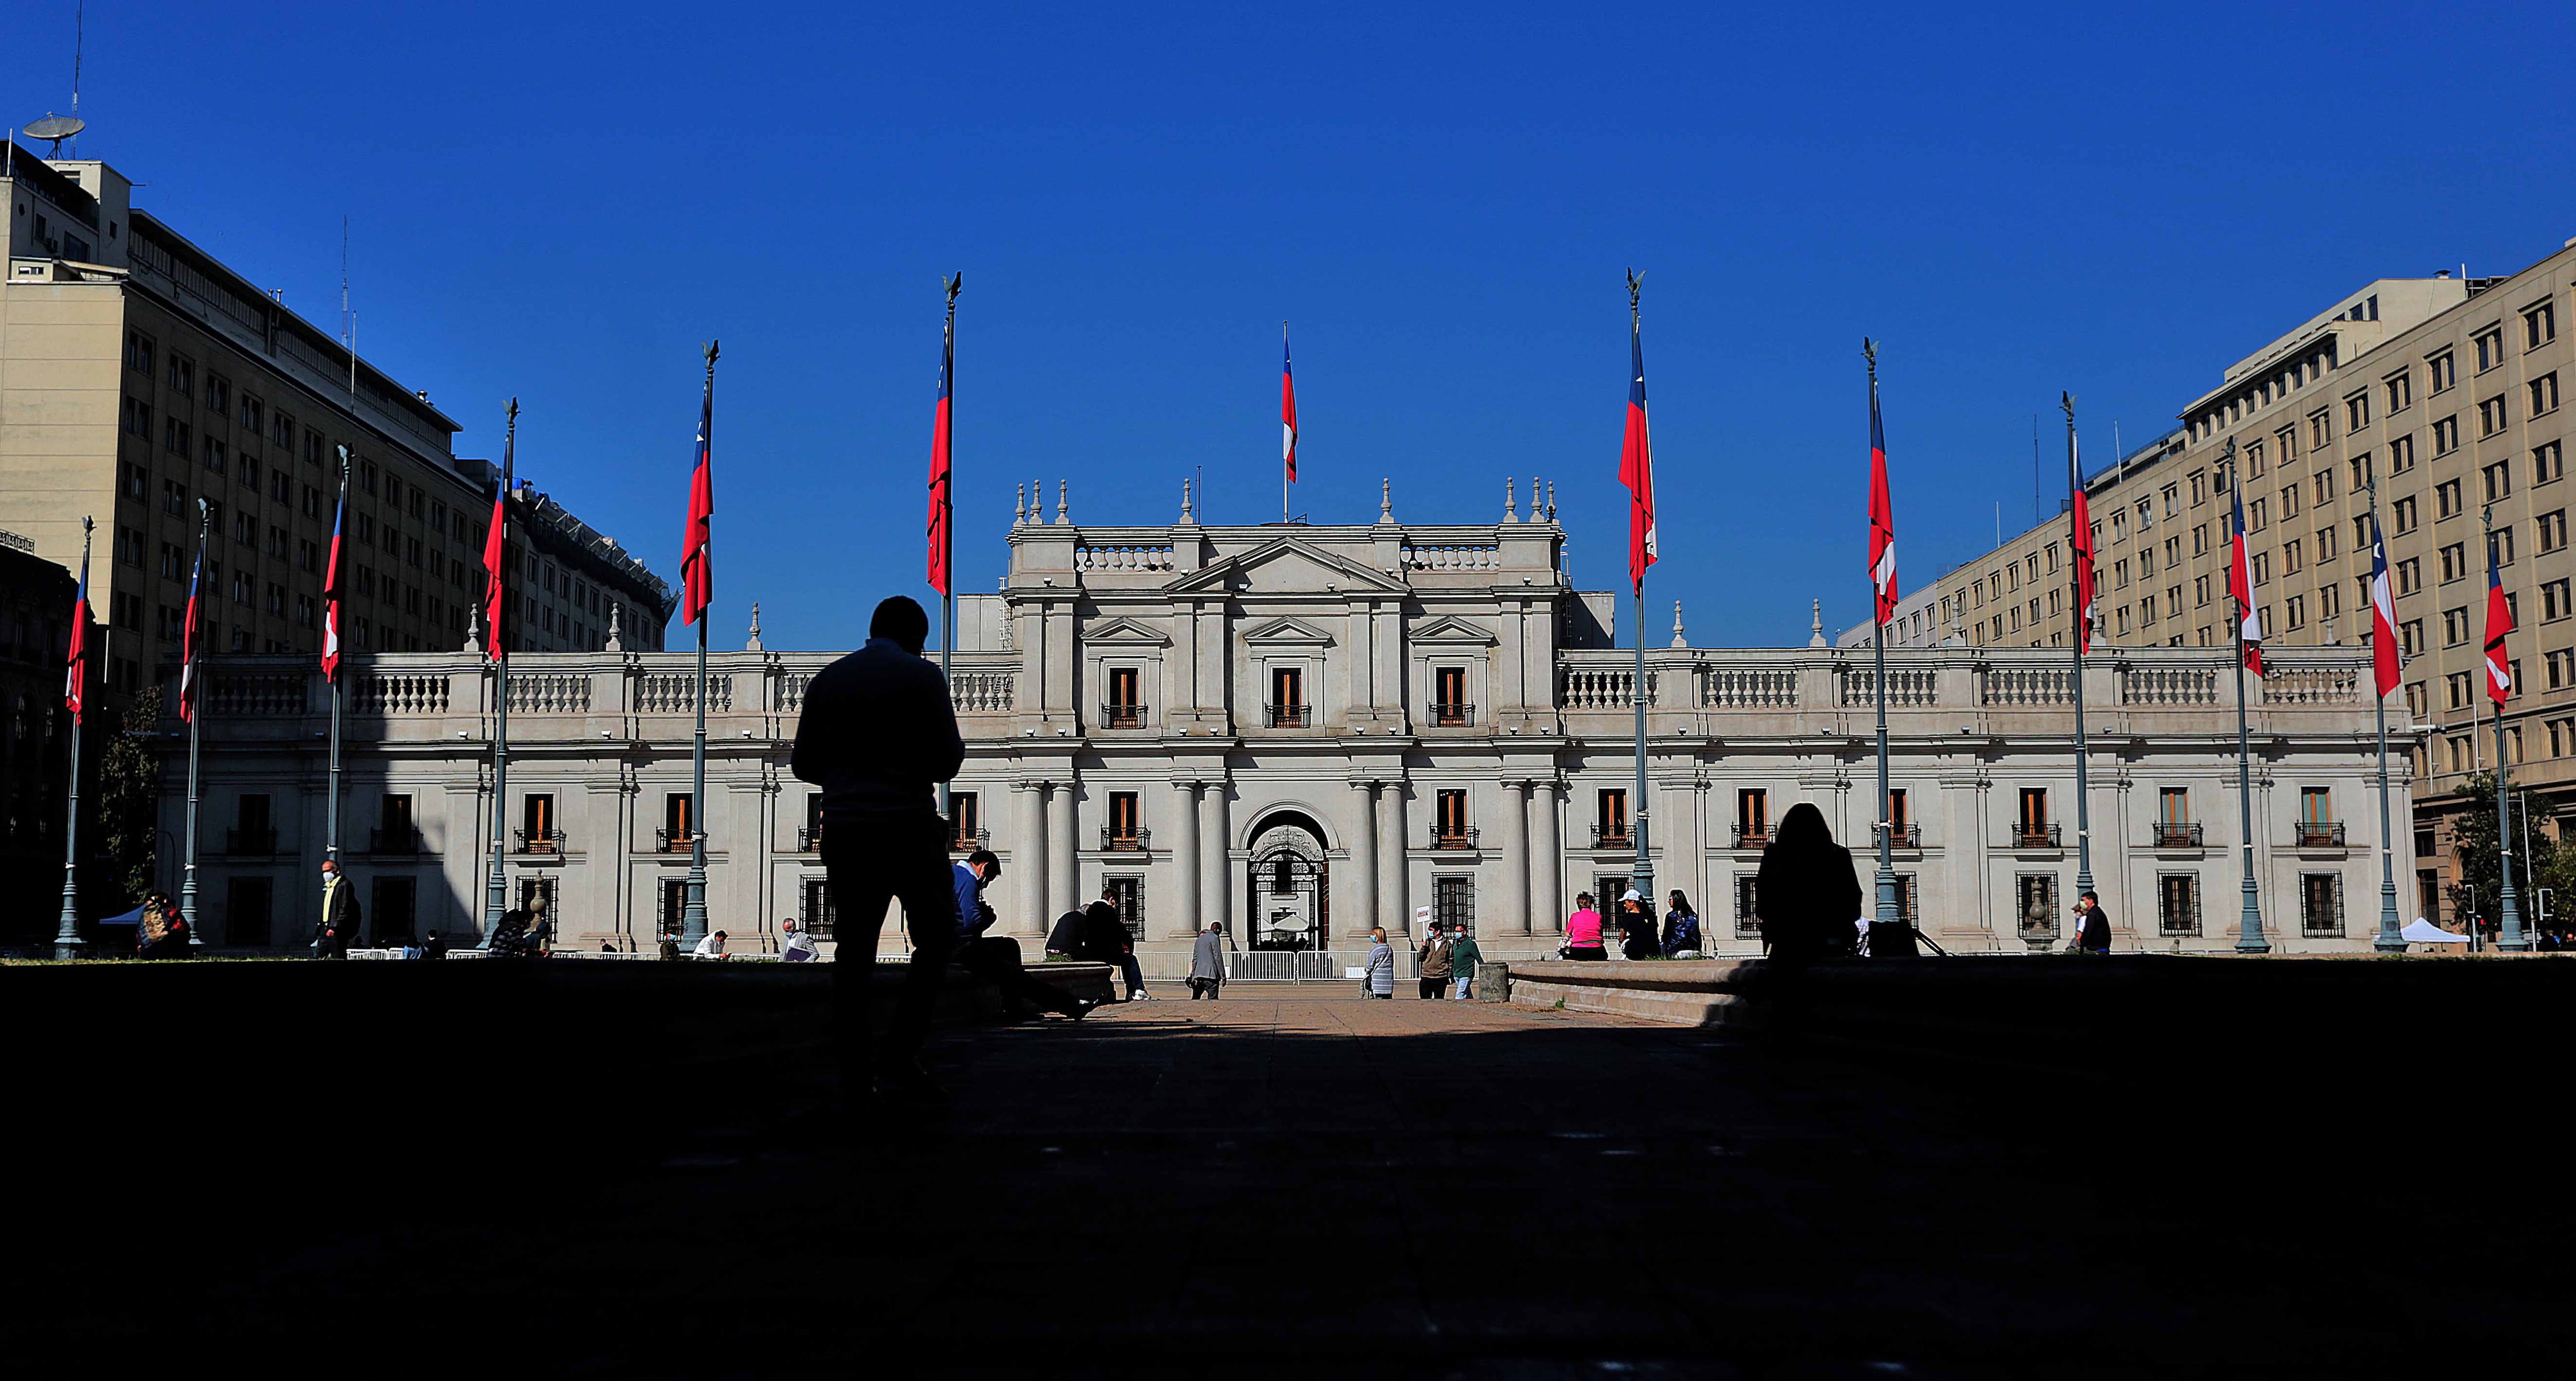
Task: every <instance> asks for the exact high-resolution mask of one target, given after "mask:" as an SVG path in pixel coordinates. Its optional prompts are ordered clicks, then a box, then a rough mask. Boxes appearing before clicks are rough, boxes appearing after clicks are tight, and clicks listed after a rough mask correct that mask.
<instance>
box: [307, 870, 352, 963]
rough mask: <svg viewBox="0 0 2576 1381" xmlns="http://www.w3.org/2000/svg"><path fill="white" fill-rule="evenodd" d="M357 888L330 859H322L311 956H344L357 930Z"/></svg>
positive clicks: (328, 957)
mask: <svg viewBox="0 0 2576 1381" xmlns="http://www.w3.org/2000/svg"><path fill="white" fill-rule="evenodd" d="M358 919H359V918H358V888H357V885H356V884H354V883H352V882H350V881H349V879H348V878H347V877H345V876H343V875H342V874H341V872H340V865H339V864H338V863H337V862H334V861H333V860H331V859H327V858H326V859H324V860H322V919H321V920H319V921H317V922H315V923H314V926H313V951H314V954H313V957H314V958H316V959H346V958H348V957H349V942H350V941H351V940H353V939H355V938H357V934H358Z"/></svg>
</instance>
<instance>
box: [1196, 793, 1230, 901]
mask: <svg viewBox="0 0 2576 1381" xmlns="http://www.w3.org/2000/svg"><path fill="white" fill-rule="evenodd" d="M1199 790H1200V793H1201V794H1200V796H1199V914H1200V915H1201V916H1203V917H1214V918H1218V919H1222V920H1224V921H1226V922H1228V923H1229V924H1231V923H1233V922H1234V921H1235V920H1236V919H1237V918H1236V917H1235V915H1234V912H1233V909H1232V907H1231V906H1230V905H1229V904H1228V903H1227V901H1226V870H1227V869H1228V868H1229V867H1231V866H1232V865H1231V864H1230V863H1229V862H1228V861H1227V858H1226V855H1227V852H1228V849H1227V844H1228V842H1229V840H1230V835H1229V834H1228V832H1227V830H1226V826H1225V779H1224V778H1222V777H1220V778H1217V779H1216V780H1214V781H1210V782H1204V783H1201V784H1200V787H1199ZM1237 928H1238V929H1239V928H1240V927H1237Z"/></svg>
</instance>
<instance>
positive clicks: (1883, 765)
mask: <svg viewBox="0 0 2576 1381" xmlns="http://www.w3.org/2000/svg"><path fill="white" fill-rule="evenodd" d="M1860 353H1861V355H1862V357H1863V358H1865V359H1866V360H1868V361H1869V420H1870V442H1871V444H1872V447H1873V448H1874V449H1875V448H1877V447H1878V446H1879V445H1880V442H1881V437H1880V433H1879V424H1878V345H1877V343H1876V342H1874V341H1872V340H1870V339H1869V337H1867V336H1863V337H1861V342H1860ZM1875 463H1876V464H1879V465H1884V464H1885V463H1886V458H1885V454H1884V452H1883V451H1882V452H1881V454H1880V455H1879V456H1878V457H1877V458H1876V460H1875ZM1889 519H1890V521H1891V522H1892V521H1893V520H1894V514H1893V513H1891V514H1890V515H1889ZM1878 581H1879V576H1878V573H1877V571H1876V570H1875V569H1873V570H1872V571H1871V573H1870V589H1869V600H1870V604H1869V617H1870V649H1871V655H1872V656H1873V657H1874V658H1875V659H1876V663H1877V672H1878V674H1877V677H1876V687H1877V691H1878V879H1877V882H1878V888H1877V890H1878V905H1877V906H1876V907H1875V908H1874V909H1873V910H1872V912H1871V920H1872V922H1873V924H1872V926H1871V928H1870V947H1869V952H1870V957H1871V958H1873V959H1879V958H1889V957H1893V956H1891V955H1882V954H1880V953H1879V946H1878V941H1879V939H1880V938H1881V937H1888V938H1889V939H1890V940H1891V941H1892V940H1893V938H1894V936H1895V935H1896V928H1897V927H1899V926H1902V925H1903V924H1904V923H1905V917H1904V915H1903V914H1902V908H1901V907H1900V906H1899V905H1898V898H1897V895H1896V811H1895V808H1894V807H1895V801H1896V798H1895V796H1894V795H1893V794H1892V793H1891V792H1890V791H1889V789H1888V783H1887V616H1886V613H1885V611H1884V607H1883V606H1882V604H1881V602H1880V597H1879V586H1878ZM1913 938H1914V937H1913V936H1912V935H1910V934H1909V935H1907V936H1906V937H1905V940H1906V943H1905V944H1904V945H1903V946H1902V947H1901V949H1902V951H1903V952H1904V953H1906V954H1908V955H1910V954H1912V953H1913Z"/></svg>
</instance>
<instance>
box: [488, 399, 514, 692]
mask: <svg viewBox="0 0 2576 1381" xmlns="http://www.w3.org/2000/svg"><path fill="white" fill-rule="evenodd" d="M517 402H518V400H517V399H512V400H511V404H512V406H514V407H515V406H516V405H517ZM510 484H511V475H510V457H509V456H508V455H507V454H506V453H504V454H503V455H502V457H501V483H500V486H499V487H498V488H496V489H494V490H493V491H492V526H491V527H489V528H487V529H485V531H484V533H483V636H484V637H486V638H489V639H491V640H492V641H491V643H490V644H489V645H488V647H487V649H486V652H485V655H486V656H489V657H490V658H491V659H492V660H493V661H496V662H497V661H500V660H501V656H502V651H501V649H502V642H501V620H502V616H503V615H505V614H507V613H508V612H509V609H510V596H509V586H510V581H509V564H510V537H509V533H510Z"/></svg>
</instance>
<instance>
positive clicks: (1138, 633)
mask: <svg viewBox="0 0 2576 1381" xmlns="http://www.w3.org/2000/svg"><path fill="white" fill-rule="evenodd" d="M1082 641H1083V642H1084V643H1086V644H1088V645H1090V646H1093V647H1101V646H1110V647H1170V646H1171V645H1172V638H1171V635H1170V634H1168V633H1165V632H1164V631H1163V630H1161V629H1159V628H1156V627H1155V626H1154V625H1152V624H1150V623H1140V622H1138V621H1137V620H1135V619H1130V618H1113V619H1109V620H1107V621H1105V622H1101V623H1095V624H1093V625H1092V626H1090V627H1089V628H1086V629H1084V630H1083V631H1082Z"/></svg>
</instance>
